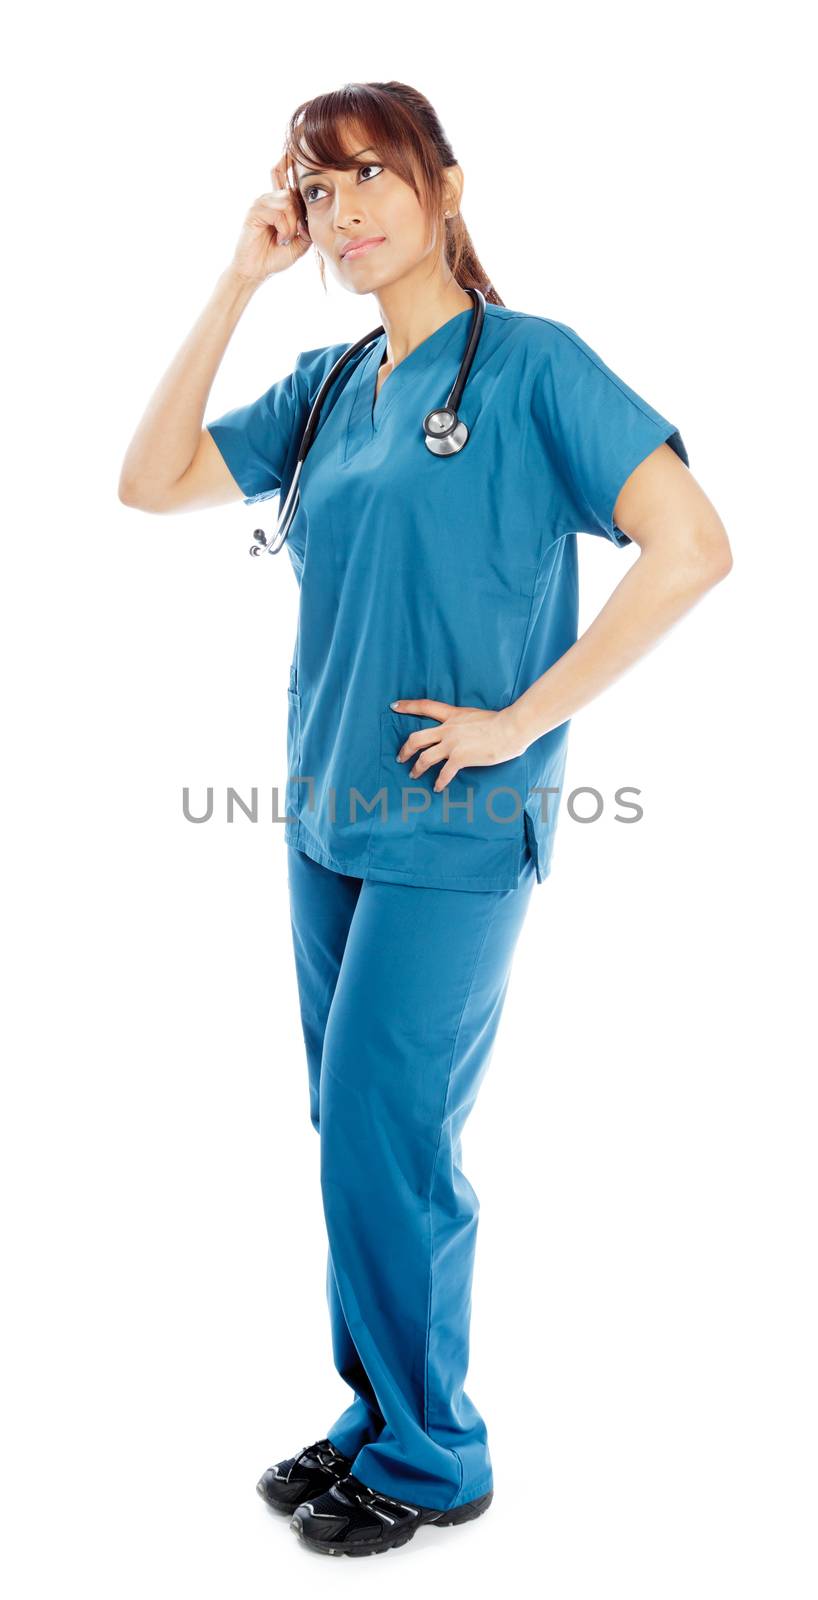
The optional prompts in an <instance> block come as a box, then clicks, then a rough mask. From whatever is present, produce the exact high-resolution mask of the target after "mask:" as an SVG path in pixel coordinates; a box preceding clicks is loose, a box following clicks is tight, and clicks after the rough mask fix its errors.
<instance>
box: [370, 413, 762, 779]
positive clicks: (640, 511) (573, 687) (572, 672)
mask: <svg viewBox="0 0 818 1600" xmlns="http://www.w3.org/2000/svg"><path fill="white" fill-rule="evenodd" d="M613 520H614V522H615V524H616V526H617V528H620V529H621V530H622V532H623V533H626V534H628V536H629V537H630V538H631V539H632V540H633V542H634V544H637V545H638V546H639V551H640V554H639V559H638V560H637V561H635V562H634V563H633V565H632V566H631V567H629V568H628V571H627V572H626V573H625V576H624V578H622V579H621V581H620V582H619V583H618V584H617V586H616V588H615V589H614V591H613V593H612V595H611V596H610V599H609V600H608V601H607V602H606V604H605V605H604V606H603V608H602V610H601V611H600V612H599V614H598V616H596V617H595V618H594V621H593V622H592V623H591V624H590V626H589V627H588V628H587V629H586V630H585V632H584V633H583V634H582V635H581V637H580V638H579V639H577V641H576V643H575V644H573V645H572V646H571V647H570V649H568V650H566V652H565V654H564V655H562V656H560V658H559V660H558V661H555V662H554V664H553V666H551V667H549V668H548V671H547V672H544V673H543V674H542V677H540V678H537V679H536V680H535V682H534V683H532V684H531V685H530V686H529V688H528V689H526V690H525V691H524V692H523V693H522V694H521V695H520V696H519V698H518V699H517V700H515V701H513V702H512V704H511V705H509V706H506V707H504V708H503V709H502V710H500V711H486V710H482V709H479V708H477V707H465V706H460V707H458V706H451V705H446V704H445V703H444V702H442V701H438V700H397V701H395V702H394V706H395V709H396V710H399V711H406V712H414V713H417V714H419V715H421V716H427V717H435V718H438V719H439V722H440V724H441V725H440V727H439V728H434V729H426V730H424V731H421V732H416V733H413V734H411V735H409V737H408V738H407V740H406V741H405V743H404V745H403V747H402V750H401V751H400V752H399V755H398V759H399V760H404V761H406V760H408V759H409V758H410V757H416V758H417V759H416V760H415V761H414V764H413V766H412V768H411V770H410V772H409V776H410V777H420V775H421V773H422V772H424V771H425V770H426V769H427V768H428V767H430V766H432V765H437V764H438V763H439V762H441V761H443V766H442V767H441V769H440V771H439V773H438V774H437V777H436V780H435V783H434V788H435V789H438V790H439V789H444V788H446V786H447V785H448V783H449V782H450V781H451V779H452V778H453V777H455V775H456V774H457V773H458V772H459V771H460V768H461V767H467V766H478V767H479V766H491V765H494V764H496V763H498V762H501V761H507V760H509V759H510V758H512V757H514V756H519V755H522V754H523V752H524V751H525V750H527V749H528V746H529V745H530V744H532V743H533V742H534V740H535V739H538V738H540V737H541V736H542V735H543V734H545V733H548V732H549V731H550V730H551V729H552V728H557V727H559V726H560V725H561V723H563V722H567V721H568V719H569V717H572V716H573V715H574V713H575V712H577V711H579V710H581V708H582V707H583V706H585V705H587V704H588V702H589V701H590V700H593V699H594V698H595V697H596V696H597V695H598V694H600V693H601V691H602V690H603V689H606V688H607V687H608V685H609V684H611V683H613V682H614V680H615V679H616V678H618V677H620V675H621V674H622V673H623V672H624V671H625V670H626V668H627V667H629V666H631V665H632V664H633V662H634V661H637V660H638V659H639V657H640V656H642V655H645V654H646V653H647V651H649V650H650V649H651V648H652V646H653V645H654V644H655V643H656V641H657V640H658V639H660V638H661V636H662V635H663V634H664V633H667V631H668V629H669V628H671V627H672V626H673V624H674V623H676V622H678V620H679V618H680V617H682V616H684V614H685V612H686V611H689V610H690V609H691V607H692V606H694V605H695V604H696V602H697V601H698V600H700V599H701V597H702V595H704V594H706V593H707V590H708V589H712V588H713V587H714V586H715V584H717V583H719V582H720V581H721V579H722V578H725V577H726V576H727V574H728V572H729V571H730V569H731V567H732V565H733V557H732V553H731V550H730V545H729V542H728V538H727V534H726V532H725V528H724V524H723V523H722V521H721V518H720V517H719V514H718V512H717V511H716V509H715V506H713V505H712V504H711V502H710V500H708V498H707V495H706V494H705V493H704V490H703V489H702V488H701V487H700V485H699V484H698V483H697V482H696V479H695V478H694V476H693V474H692V473H691V471H690V469H689V467H686V466H685V465H684V463H683V462H682V461H681V460H680V458H679V456H678V455H677V453H676V451H675V450H673V449H672V448H671V446H670V445H668V444H667V443H663V444H660V445H659V446H658V447H657V449H655V450H653V451H652V452H651V453H650V455H648V456H646V457H645V459H644V461H642V462H640V464H639V466H638V467H637V468H636V469H635V471H634V472H632V473H631V475H630V477H629V478H628V480H627V482H626V483H625V484H624V485H623V487H622V489H621V490H620V493H619V496H618V498H617V501H616V505H615V507H614V515H613ZM444 758H445V759H444Z"/></svg>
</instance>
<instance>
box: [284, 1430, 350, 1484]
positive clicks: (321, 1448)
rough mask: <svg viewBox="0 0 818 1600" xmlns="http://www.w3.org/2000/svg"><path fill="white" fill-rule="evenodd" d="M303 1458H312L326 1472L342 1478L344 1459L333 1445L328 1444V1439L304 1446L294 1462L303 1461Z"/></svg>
mask: <svg viewBox="0 0 818 1600" xmlns="http://www.w3.org/2000/svg"><path fill="white" fill-rule="evenodd" d="M305 1456H312V1457H313V1459H314V1460H316V1461H318V1462H319V1464H320V1465H321V1466H322V1467H324V1468H325V1469H326V1470H327V1471H328V1472H332V1473H333V1474H334V1475H335V1477H336V1478H337V1477H339V1476H343V1467H344V1465H345V1462H346V1458H345V1457H344V1456H342V1455H341V1453H340V1451H339V1450H336V1448H335V1446H334V1444H330V1441H329V1439H319V1440H318V1441H317V1443H316V1444H307V1445H305V1446H304V1449H303V1450H301V1451H299V1453H298V1455H297V1456H296V1461H303V1460H304V1457H305Z"/></svg>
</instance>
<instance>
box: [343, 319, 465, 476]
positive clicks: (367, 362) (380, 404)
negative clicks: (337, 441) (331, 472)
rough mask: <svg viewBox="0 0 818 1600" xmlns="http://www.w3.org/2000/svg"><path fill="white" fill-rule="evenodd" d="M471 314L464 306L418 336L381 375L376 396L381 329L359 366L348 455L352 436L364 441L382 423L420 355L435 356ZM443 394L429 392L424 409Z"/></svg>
mask: <svg viewBox="0 0 818 1600" xmlns="http://www.w3.org/2000/svg"><path fill="white" fill-rule="evenodd" d="M473 313H474V308H473V306H467V307H466V308H465V310H463V311H457V312H455V315H454V316H453V317H449V318H448V320H447V321H446V322H442V323H441V324H440V327H439V328H435V329H434V332H433V333H429V334H427V335H426V338H425V339H421V341H420V344H416V345H415V348H414V350H410V351H409V354H408V355H407V356H404V358H403V360H402V361H399V362H398V364H397V366H396V367H395V368H394V369H393V371H392V372H390V374H389V376H388V378H384V381H383V384H382V385H381V391H380V394H378V395H376V393H375V381H376V378H377V374H378V368H379V367H380V365H381V362H382V361H383V359H384V356H385V354H386V344H387V339H386V333H385V332H384V333H382V334H380V335H379V336H378V338H377V339H376V340H375V341H374V343H373V344H372V345H371V346H370V348H369V352H368V354H367V355H366V356H365V357H364V359H363V361H362V362H361V365H360V369H359V379H358V384H357V386H356V391H355V400H354V403H353V406H352V414H351V416H350V421H349V437H348V440H347V445H348V449H347V454H348V455H349V454H352V453H354V452H353V451H352V450H350V449H349V446H350V445H351V444H352V442H353V438H352V436H353V435H355V436H357V435H358V434H359V433H360V435H361V442H362V443H367V442H368V441H369V440H371V439H373V438H374V437H375V434H376V433H377V432H378V430H379V429H380V427H381V426H382V424H383V421H384V418H385V417H386V416H387V415H388V412H389V411H390V409H391V407H392V406H393V405H394V404H395V400H396V397H397V395H399V394H400V391H401V388H402V387H403V386H404V384H406V383H407V382H408V381H409V379H411V377H412V376H413V374H414V372H415V371H416V370H422V367H423V359H424V357H426V358H427V359H428V358H430V357H432V356H435V357H437V356H438V355H439V354H440V353H441V352H442V350H443V349H444V348H445V347H446V346H447V345H448V343H449V341H450V340H451V339H453V337H454V335H455V333H456V331H457V329H458V328H462V327H463V325H464V321H465V320H466V319H468V320H469V323H470V321H471V317H472V316H473ZM455 377H456V373H454V372H453V373H452V383H453V382H454V379H455ZM450 388H451V383H450V384H449V385H448V387H447V389H446V394H448V391H449V389H450ZM446 394H430V395H429V403H428V405H427V407H426V410H427V411H431V410H432V408H433V406H435V405H442V404H443V402H444V400H445V399H446Z"/></svg>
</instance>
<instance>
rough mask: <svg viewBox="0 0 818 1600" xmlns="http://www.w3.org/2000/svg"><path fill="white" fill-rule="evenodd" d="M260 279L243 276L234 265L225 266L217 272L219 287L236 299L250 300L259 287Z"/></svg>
mask: <svg viewBox="0 0 818 1600" xmlns="http://www.w3.org/2000/svg"><path fill="white" fill-rule="evenodd" d="M260 281H261V280H260V279H258V278H245V277H243V276H242V274H241V273H240V272H237V271H236V268H235V267H232V266H230V267H225V269H224V271H223V272H221V273H220V274H219V288H220V289H222V290H223V291H224V292H225V293H226V294H228V295H230V296H231V297H233V298H235V299H236V300H244V301H247V300H250V299H252V296H253V295H254V294H255V292H256V290H257V288H258V287H259V283H260Z"/></svg>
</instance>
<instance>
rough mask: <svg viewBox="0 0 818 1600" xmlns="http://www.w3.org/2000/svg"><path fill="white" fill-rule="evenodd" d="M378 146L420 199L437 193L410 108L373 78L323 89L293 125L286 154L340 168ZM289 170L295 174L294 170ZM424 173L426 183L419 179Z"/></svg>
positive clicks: (378, 151) (352, 164)
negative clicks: (371, 81)
mask: <svg viewBox="0 0 818 1600" xmlns="http://www.w3.org/2000/svg"><path fill="white" fill-rule="evenodd" d="M355 150H358V151H360V150H372V151H373V152H375V155H374V156H370V157H369V159H370V160H374V159H375V158H376V157H377V160H378V161H379V162H380V163H381V164H382V165H383V166H387V167H389V168H390V169H391V171H392V172H395V173H396V174H397V176H398V177H399V178H402V179H403V181H404V183H407V184H409V186H410V188H411V189H413V190H414V193H415V195H416V196H417V198H418V199H419V200H420V199H421V195H424V196H425V199H426V203H427V204H428V203H429V201H430V200H431V198H432V193H431V188H430V185H429V182H428V175H427V173H426V160H425V152H424V146H423V142H422V140H421V139H420V138H419V136H418V132H417V130H416V129H415V127H414V126H413V118H412V116H411V113H409V112H407V111H406V110H405V108H404V107H402V106H401V105H400V104H399V103H398V102H396V100H395V98H394V96H392V95H386V94H383V93H381V92H380V91H379V90H378V88H377V87H376V86H374V85H371V84H359V83H358V84H349V83H348V84H345V85H344V87H343V88H342V89H336V90H333V91H332V93H330V94H322V95H317V96H316V97H315V98H314V99H313V100H308V101H306V102H305V103H304V105H302V106H299V107H298V109H297V110H296V112H295V113H294V114H293V117H292V119H291V121H290V124H289V126H288V128H287V135H286V141H285V154H286V156H287V158H288V159H289V160H290V161H291V162H292V163H293V174H292V175H293V180H294V183H295V185H296V187H297V178H296V174H295V162H296V161H300V162H302V163H303V165H304V166H305V167H319V168H321V169H322V170H330V169H332V168H335V169H337V170H338V171H339V172H346V171H349V170H350V169H351V168H354V167H357V166H362V165H365V158H364V157H362V156H356V155H353V154H351V152H352V151H355ZM288 176H289V174H288ZM419 179H420V183H419V182H418V180H419Z"/></svg>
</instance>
